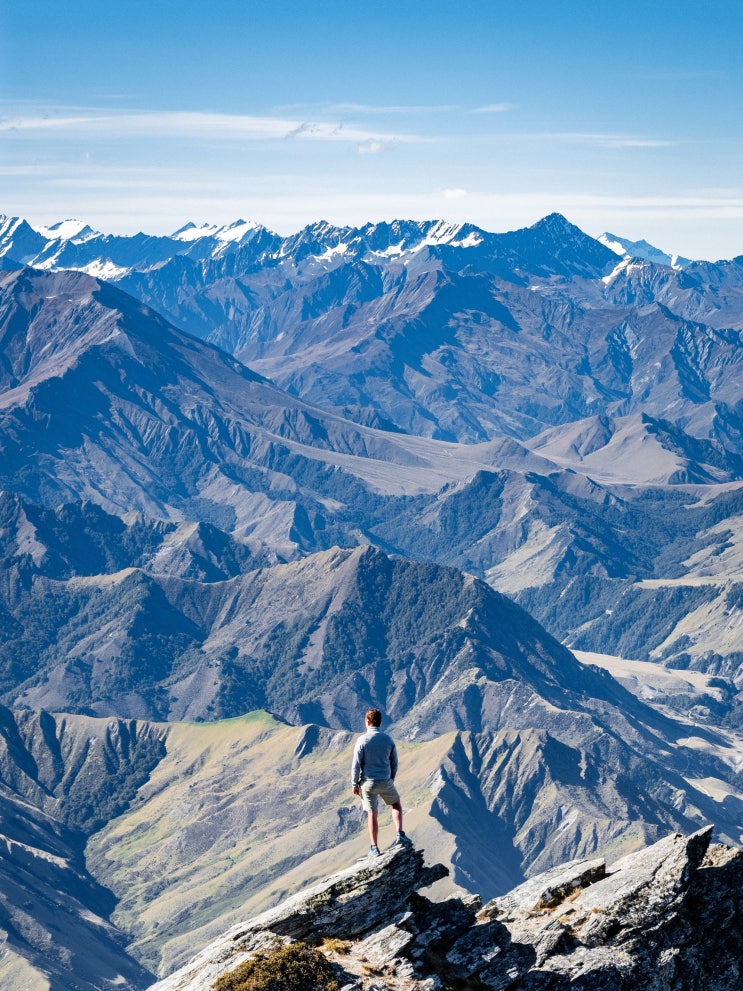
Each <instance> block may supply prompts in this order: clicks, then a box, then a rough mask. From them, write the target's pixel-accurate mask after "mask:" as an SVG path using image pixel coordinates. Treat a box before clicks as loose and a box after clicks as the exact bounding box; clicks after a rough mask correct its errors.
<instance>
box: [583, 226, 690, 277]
mask: <svg viewBox="0 0 743 991" xmlns="http://www.w3.org/2000/svg"><path fill="white" fill-rule="evenodd" d="M597 240H598V241H600V242H601V244H603V245H604V246H605V247H607V248H609V249H610V250H611V251H614V252H615V253H616V254H618V255H621V256H622V257H623V258H626V259H630V258H644V259H646V260H647V261H651V262H653V263H654V264H655V265H669V266H670V267H671V268H679V269H680V268H686V267H687V266H688V265H691V264H692V262H691V259H689V258H684V257H683V255H669V254H667V253H666V252H665V251H661V250H660V248H655V247H653V245H652V244H648V242H647V241H630V240H629V238H626V237H617V235H616V234H609V233H608V232H607V233H605V234H601V235H599V237H598V238H597Z"/></svg>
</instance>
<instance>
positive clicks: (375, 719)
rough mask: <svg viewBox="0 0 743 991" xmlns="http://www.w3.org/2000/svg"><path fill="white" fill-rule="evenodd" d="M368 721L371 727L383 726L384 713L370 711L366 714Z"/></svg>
mask: <svg viewBox="0 0 743 991" xmlns="http://www.w3.org/2000/svg"><path fill="white" fill-rule="evenodd" d="M366 721H367V723H369V725H370V726H381V725H382V713H381V712H380V711H379V709H369V711H368V712H367V714H366Z"/></svg>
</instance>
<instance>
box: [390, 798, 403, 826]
mask: <svg viewBox="0 0 743 991" xmlns="http://www.w3.org/2000/svg"><path fill="white" fill-rule="evenodd" d="M392 821H393V822H394V824H395V829H396V830H397V831H398V833H401V832H402V805H401V804H400V802H395V804H394V805H393V806H392Z"/></svg>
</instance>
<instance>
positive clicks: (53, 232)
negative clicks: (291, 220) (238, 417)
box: [0, 214, 743, 450]
mask: <svg viewBox="0 0 743 991" xmlns="http://www.w3.org/2000/svg"><path fill="white" fill-rule="evenodd" d="M605 240H606V239H605ZM611 244H612V245H613V248H610V247H607V246H606V244H604V243H601V241H600V240H599V241H597V240H594V239H593V238H590V237H588V236H587V235H585V234H584V233H583V232H582V231H580V230H579V229H578V228H577V227H575V226H574V225H572V224H570V223H569V222H568V221H567V220H565V218H564V217H561V216H559V215H557V214H553V215H550V216H549V217H546V218H544V219H543V220H542V221H539V222H538V223H537V224H535V225H533V226H532V227H529V228H525V229H523V230H520V231H514V232H511V233H508V234H491V233H488V232H486V231H483V230H481V229H479V228H477V227H474V226H472V225H456V224H446V223H443V222H441V221H431V222H426V223H424V222H413V221H395V222H393V223H389V224H376V225H371V224H368V225H366V226H364V227H361V228H338V227H333V226H331V225H329V224H327V223H324V222H321V223H316V224H312V225H310V226H308V227H306V228H305V229H304V230H302V231H300V232H299V233H298V234H296V235H292V236H290V237H287V238H281V237H279V236H278V235H275V234H272V233H270V232H269V231H266V230H265V229H264V228H262V227H260V225H256V224H251V223H246V222H244V221H237V222H235V224H233V225H228V226H227V227H219V228H218V227H214V226H208V225H206V226H203V227H196V226H195V225H186V227H184V228H182V229H181V230H179V231H177V232H176V233H175V234H174V235H172V236H171V237H158V238H153V237H148V236H146V235H144V234H139V235H135V236H133V237H111V236H107V235H102V234H95V233H93V232H91V231H90V230H89V229H88V228H84V229H81V224H79V223H72V222H66V223H63V224H61V225H57V226H55V227H54V228H46V229H43V231H42V230H33V229H32V228H31V227H29V225H28V224H26V223H25V222H24V221H20V220H17V219H14V220H10V219H8V218H5V219H4V221H3V223H2V225H1V226H0V256H2V257H3V258H5V259H15V260H16V261H17V262H19V263H24V264H31V265H33V266H35V267H37V268H39V267H40V268H45V269H59V268H74V269H78V270H82V271H85V272H87V273H89V274H92V275H94V276H95V277H100V278H105V279H107V280H109V281H115V282H117V283H118V284H119V286H120V287H121V288H123V289H125V290H126V291H127V292H129V293H131V294H132V295H134V296H135V297H137V298H138V299H140V300H142V301H143V302H145V303H147V304H148V305H149V306H152V307H154V309H156V310H157V311H158V312H159V313H160V314H161V315H163V316H165V317H166V318H167V319H168V320H169V321H170V322H172V323H174V324H175V325H176V326H179V327H181V328H183V329H185V330H188V331H189V332H190V333H193V334H195V335H196V336H199V337H202V338H204V339H207V340H209V341H211V342H213V343H215V344H218V345H219V346H220V347H221V348H224V349H225V350H227V351H229V352H231V353H233V354H235V355H236V356H237V357H239V358H240V360H242V361H244V362H246V363H247V364H248V365H250V366H251V367H252V368H253V369H254V370H256V371H259V372H261V373H262V374H264V375H266V376H268V377H269V378H270V379H271V380H272V381H273V382H274V383H275V384H277V385H279V386H281V387H282V388H284V389H286V390H288V391H289V392H291V393H292V394H294V395H296V396H299V397H302V398H304V399H305V400H307V401H309V402H312V403H315V404H317V405H320V406H323V407H324V408H326V409H327V408H328V407H330V406H332V407H333V408H334V409H335V410H336V411H338V412H340V413H341V414H342V415H343V416H344V417H346V418H351V419H356V420H357V421H358V422H360V423H365V424H368V425H376V426H382V427H384V428H387V429H396V430H400V431H403V432H406V433H413V434H419V435H424V436H431V437H437V438H441V439H448V440H452V441H464V442H467V443H472V442H477V441H484V440H488V439H492V438H494V437H497V436H502V435H508V436H512V437H515V438H518V439H521V440H525V439H529V438H531V437H533V436H535V435H537V434H539V433H541V432H542V431H543V430H545V429H548V428H550V427H554V426H561V425H564V424H566V423H569V422H572V421H574V420H579V419H584V418H586V417H591V416H627V415H632V414H640V413H645V414H647V415H649V416H652V417H654V418H658V419H667V418H668V416H669V411H670V410H673V414H672V416H673V420H674V421H675V422H676V423H678V424H679V425H680V426H682V427H683V428H684V429H685V430H687V431H688V432H690V433H691V434H692V435H693V436H695V437H697V438H700V439H710V440H718V441H720V443H722V444H723V445H724V446H725V447H726V448H727V449H728V450H735V449H737V447H739V445H740V422H739V413H738V411H737V406H736V403H737V393H736V386H735V382H736V374H737V373H736V369H737V365H738V363H739V361H740V332H741V329H742V328H743V290H742V288H741V287H743V267H742V266H741V265H740V264H739V260H736V261H733V262H720V263H716V264H713V263H707V262H694V263H689V264H688V265H686V266H685V267H684V269H683V270H676V269H674V268H672V267H670V266H669V265H668V264H667V263H666V259H665V256H663V258H661V259H659V258H657V257H656V255H655V254H654V252H653V251H651V250H650V249H649V248H646V249H643V250H642V251H640V250H639V248H638V251H637V252H635V254H633V255H632V256H631V257H630V254H629V248H630V247H631V246H632V245H630V244H629V242H628V243H627V245H626V247H628V251H627V252H625V251H623V255H626V258H624V260H622V261H618V259H617V254H616V252H615V250H614V249H616V248H617V246H618V244H619V242H618V241H616V240H614V241H612V242H611ZM638 246H639V247H642V245H641V244H640V243H639V242H638ZM638 256H639V257H638ZM659 261H662V262H663V263H662V264H659ZM650 370H652V372H651V371H650Z"/></svg>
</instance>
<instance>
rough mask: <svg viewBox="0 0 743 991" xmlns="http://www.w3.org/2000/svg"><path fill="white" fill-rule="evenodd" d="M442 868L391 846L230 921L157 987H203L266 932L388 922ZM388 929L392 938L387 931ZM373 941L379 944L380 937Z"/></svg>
mask: <svg viewBox="0 0 743 991" xmlns="http://www.w3.org/2000/svg"><path fill="white" fill-rule="evenodd" d="M447 874H448V870H447V869H446V868H445V867H441V866H438V865H437V866H435V867H428V868H424V866H423V853H422V851H419V850H414V849H413V848H412V847H409V846H397V847H392V848H391V849H389V850H387V851H385V852H384V853H383V854H382V855H381V856H379V857H367V858H364V859H363V860H359V861H357V862H356V863H355V864H354V865H353V866H351V867H348V868H346V869H345V870H342V871H339V872H338V873H336V874H333V875H331V876H330V877H328V878H326V879H325V880H324V881H322V882H320V884H317V885H315V886H314V887H312V888H309V889H307V890H306V891H302V892H299V893H298V894H297V895H294V896H293V897H291V898H288V899H286V901H284V902H282V903H281V904H280V905H278V906H277V907H276V908H273V909H269V910H268V911H267V912H263V913H262V914H261V915H258V916H256V917H255V918H254V919H250V920H248V921H247V922H245V923H242V924H239V925H237V926H234V927H233V928H232V929H230V930H229V931H228V932H227V933H225V935H224V936H222V937H221V938H220V939H218V940H216V941H215V942H214V943H212V944H211V945H210V946H208V947H206V949H205V950H203V951H202V953H200V954H198V956H196V957H194V959H193V960H192V961H191V962H190V963H189V964H187V965H186V967H184V968H182V969H181V970H180V971H178V972H176V974H174V975H172V976H171V977H170V978H168V979H166V980H165V981H162V982H161V983H160V984H158V985H156V987H157V989H158V991H196V989H201V988H208V987H210V985H211V983H212V982H213V981H214V980H215V979H216V977H217V976H218V975H219V974H221V973H223V972H224V971H226V970H231V969H233V968H234V967H236V966H238V964H240V963H241V962H242V961H243V960H245V959H247V958H248V957H250V956H251V955H253V954H254V953H256V952H259V951H260V950H261V949H263V948H265V947H266V945H270V938H269V939H268V944H267V937H272V938H273V940H274V942H278V941H279V940H282V939H283V940H300V939H301V940H313V939H317V938H318V937H325V938H333V939H347V938H350V937H354V936H359V935H360V934H361V933H365V932H369V931H370V930H373V929H375V928H376V927H377V926H379V925H380V924H382V923H385V924H386V923H388V922H389V920H390V919H391V918H393V917H394V916H395V915H396V914H398V913H399V911H400V909H401V907H402V906H403V905H404V904H405V901H406V899H407V898H408V897H409V896H410V895H411V894H412V893H413V892H414V891H416V890H417V889H418V888H420V887H423V886H424V885H429V884H433V882H434V881H436V880H438V879H439V878H442V877H445V876H446V875H447ZM389 935H390V938H392V933H390V934H389ZM408 935H410V934H408ZM377 942H378V943H380V945H381V943H382V942H384V939H382V940H379V939H378V941H377ZM393 944H394V945H398V944H399V946H400V948H403V947H404V946H405V945H407V942H406V941H405V940H402V941H400V939H399V937H395V938H394V940H393ZM393 944H390V945H393ZM389 959H390V960H391V959H392V957H389Z"/></svg>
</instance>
